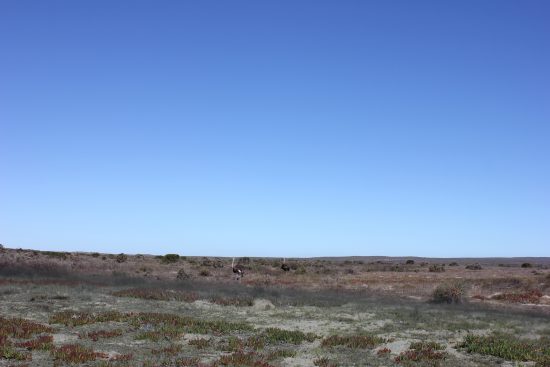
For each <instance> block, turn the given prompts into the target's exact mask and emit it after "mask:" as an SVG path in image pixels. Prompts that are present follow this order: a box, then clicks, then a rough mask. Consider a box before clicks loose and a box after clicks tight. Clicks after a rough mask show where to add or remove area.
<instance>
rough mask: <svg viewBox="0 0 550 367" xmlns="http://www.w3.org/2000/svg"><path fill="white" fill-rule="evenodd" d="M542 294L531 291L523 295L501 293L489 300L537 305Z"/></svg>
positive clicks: (537, 291) (535, 290) (534, 290)
mask: <svg viewBox="0 0 550 367" xmlns="http://www.w3.org/2000/svg"><path fill="white" fill-rule="evenodd" d="M541 297H542V292H541V291H539V290H537V289H532V290H529V291H526V292H523V293H501V294H497V295H494V296H493V297H491V299H494V300H497V301H503V302H508V303H535V304H536V303H539V302H540V298H541Z"/></svg>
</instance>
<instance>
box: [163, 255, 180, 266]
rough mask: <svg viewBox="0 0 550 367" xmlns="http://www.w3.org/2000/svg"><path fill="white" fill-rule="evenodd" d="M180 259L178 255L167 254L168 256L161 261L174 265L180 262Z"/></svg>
mask: <svg viewBox="0 0 550 367" xmlns="http://www.w3.org/2000/svg"><path fill="white" fill-rule="evenodd" d="M179 259H180V255H178V254H166V255H164V256H162V258H161V259H160V261H161V262H162V263H163V264H173V263H176V262H178V261H179Z"/></svg>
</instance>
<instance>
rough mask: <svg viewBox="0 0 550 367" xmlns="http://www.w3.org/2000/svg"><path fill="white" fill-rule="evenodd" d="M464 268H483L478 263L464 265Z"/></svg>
mask: <svg viewBox="0 0 550 367" xmlns="http://www.w3.org/2000/svg"><path fill="white" fill-rule="evenodd" d="M466 269H468V270H481V269H483V268H482V267H481V265H480V264H479V263H475V264H468V265H466Z"/></svg>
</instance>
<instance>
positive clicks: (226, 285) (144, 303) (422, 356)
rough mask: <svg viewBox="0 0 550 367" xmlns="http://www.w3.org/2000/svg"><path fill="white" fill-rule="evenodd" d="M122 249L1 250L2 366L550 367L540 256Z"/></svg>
mask: <svg viewBox="0 0 550 367" xmlns="http://www.w3.org/2000/svg"><path fill="white" fill-rule="evenodd" d="M122 255H123V256H120V255H118V256H117V255H109V254H94V253H91V254H83V253H55V254H53V255H52V254H49V253H41V252H36V253H35V252H33V251H25V250H21V251H14V250H10V249H4V250H3V252H2V253H1V254H0V265H1V266H0V366H1V367H5V366H14V367H15V366H18V367H23V366H27V365H28V366H59V367H61V366H84V367H134V366H138V367H141V366H143V367H157V366H158V367H161V366H166V367H179V366H193V367H224V366H227V367H230V366H233V367H236V366H255V367H270V366H273V367H283V366H284V367H287V366H288V367H298V366H303V367H311V366H324V367H333V366H373V367H377V366H379V367H381V366H387V367H388V366H394V367H397V366H411V367H423V366H425V367H427V366H441V367H445V366H448V367H478V366H485V367H489V366H495V365H497V364H503V363H508V365H510V366H512V365H514V364H513V363H527V362H531V364H536V366H538V367H541V366H549V365H550V362H549V358H550V357H549V354H550V342H549V340H550V339H549V336H550V327H548V325H549V324H550V312H548V311H547V310H548V308H549V307H550V302H548V298H549V297H548V296H549V292H548V291H549V289H550V269H548V264H549V263H550V262H548V263H540V262H537V261H535V260H534V259H528V260H527V259H524V260H518V261H516V262H515V263H510V262H504V263H502V266H499V265H498V264H500V263H501V262H502V261H504V260H502V259H499V260H498V261H499V262H496V261H495V262H494V263H488V262H486V261H481V260H472V259H468V260H467V261H466V260H461V259H456V261H455V260H454V259H453V260H450V259H449V260H447V261H445V264H448V265H447V266H446V267H443V266H442V260H441V259H438V260H437V261H435V260H434V261H430V260H429V259H419V258H415V259H414V260H412V259H410V258H402V259H398V260H392V259H387V258H385V259H362V260H357V259H351V260H346V261H336V260H332V259H310V260H304V259H287V260H286V264H287V265H288V267H289V269H290V270H288V271H283V270H281V261H280V260H278V259H255V258H247V259H241V260H240V262H239V263H240V264H242V265H243V266H245V267H246V275H245V277H244V278H243V279H242V280H240V281H236V280H235V279H234V277H233V274H232V271H231V266H230V265H231V261H230V259H222V258H204V257H201V258H193V257H186V258H183V257H179V256H177V257H176V256H171V255H170V254H168V255H164V256H160V257H154V256H149V255H139V256H132V255H124V254H122ZM166 259H170V260H166ZM121 260H122V261H121ZM478 263H479V267H478V266H477V265H478ZM525 263H529V264H530V266H522V264H525ZM472 264H473V265H474V266H470V265H472ZM441 268H443V269H444V271H441V270H440V269H441ZM75 269H77V270H78V271H75ZM143 269H145V270H143ZM205 273H208V274H207V275H205ZM91 274H95V275H94V276H93V277H92V276H91Z"/></svg>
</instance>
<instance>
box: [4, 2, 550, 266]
mask: <svg viewBox="0 0 550 367" xmlns="http://www.w3.org/2000/svg"><path fill="white" fill-rule="evenodd" d="M549 19H550V2H548V1H545V0H540V1H534V0H527V1H515V0H514V1H505V0H492V1H489V0H481V1H480V0H460V1H440V0H434V1H408V0H406V1H394V0H392V1H387V0H380V1H362V0H361V1H319V0H315V1H305V0H289V1H256V0H251V1H208V0H201V1H135V0H132V1H111V0H108V1H103V0H94V1H73V0H70V1H69V0H67V1H56V0H52V1H42V0H36V1H26V0H4V1H1V2H0V243H3V244H4V245H5V246H8V247H24V248H37V249H51V250H88V251H109V252H116V253H118V252H126V253H157V254H158V253H161V254H162V253H167V252H178V253H180V254H187V255H226V256H246V255H248V256H281V257H282V256H286V257H291V256H322V255H419V256H527V255H530V256H550V70H549V69H550V21H549Z"/></svg>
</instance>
